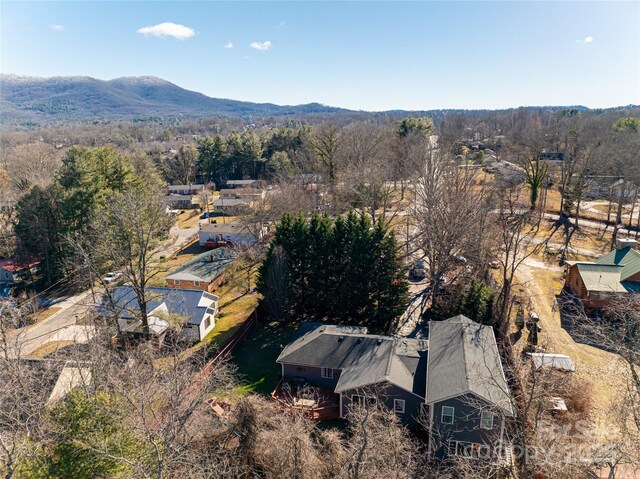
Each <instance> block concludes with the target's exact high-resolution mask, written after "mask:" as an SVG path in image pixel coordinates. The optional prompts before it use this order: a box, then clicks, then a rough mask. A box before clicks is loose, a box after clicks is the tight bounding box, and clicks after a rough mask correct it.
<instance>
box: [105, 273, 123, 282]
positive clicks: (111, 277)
mask: <svg viewBox="0 0 640 479" xmlns="http://www.w3.org/2000/svg"><path fill="white" fill-rule="evenodd" d="M121 276H122V273H118V272H111V273H107V274H106V275H105V276H104V278H102V279H103V281H104V282H105V283H112V282H114V281H115V280H117V279H119V278H120V277H121Z"/></svg>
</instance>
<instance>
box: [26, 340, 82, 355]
mask: <svg viewBox="0 0 640 479" xmlns="http://www.w3.org/2000/svg"><path fill="white" fill-rule="evenodd" d="M74 344H76V343H75V341H50V342H48V343H44V344H43V345H42V346H40V347H39V348H37V349H35V350H34V351H32V352H31V353H29V357H30V358H44V357H47V356H49V355H50V354H53V353H55V352H57V351H59V350H61V349H63V348H66V347H69V346H72V345H74Z"/></svg>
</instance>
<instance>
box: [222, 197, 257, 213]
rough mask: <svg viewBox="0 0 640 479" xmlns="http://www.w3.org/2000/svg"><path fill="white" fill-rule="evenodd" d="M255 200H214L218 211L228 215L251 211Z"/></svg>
mask: <svg viewBox="0 0 640 479" xmlns="http://www.w3.org/2000/svg"><path fill="white" fill-rule="evenodd" d="M252 206H253V201H251V200H249V199H244V198H218V199H217V200H215V201H214V202H213V210H214V211H215V212H216V213H220V214H222V215H228V216H239V215H243V214H246V213H248V212H249V210H250V209H251V207H252Z"/></svg>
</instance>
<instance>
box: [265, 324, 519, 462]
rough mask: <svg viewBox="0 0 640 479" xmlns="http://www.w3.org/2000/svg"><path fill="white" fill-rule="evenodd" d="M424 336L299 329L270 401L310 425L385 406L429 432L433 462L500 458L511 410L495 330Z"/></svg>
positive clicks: (451, 329)
mask: <svg viewBox="0 0 640 479" xmlns="http://www.w3.org/2000/svg"><path fill="white" fill-rule="evenodd" d="M429 331H430V334H429V340H428V341H425V340H418V339H407V338H398V337H388V336H377V335H370V334H367V329H366V328H363V327H352V326H338V325H325V324H319V323H304V324H303V325H302V326H301V327H300V329H299V330H298V332H297V333H296V334H295V335H294V337H293V338H292V340H291V342H290V343H289V344H288V345H287V346H286V347H285V348H284V349H283V351H282V353H281V354H280V356H279V357H278V359H277V362H278V363H279V364H280V365H281V366H282V379H281V381H280V383H279V384H278V386H277V388H276V390H275V391H274V392H273V394H272V396H273V397H274V399H276V400H278V401H279V402H280V403H281V404H283V406H284V407H290V408H300V409H304V410H305V411H307V412H308V413H309V414H310V416H311V417H313V418H315V419H331V418H336V417H345V416H347V415H348V414H349V408H350V406H351V404H353V403H358V404H366V403H369V402H371V401H382V402H383V403H384V404H385V405H386V406H387V407H388V408H389V409H390V410H391V411H394V412H395V413H396V414H397V415H398V416H399V418H400V419H401V420H402V422H403V423H405V424H406V425H408V426H410V427H417V426H418V425H419V424H422V425H426V426H427V428H428V430H429V432H430V441H429V450H430V451H431V452H432V453H434V454H437V455H444V454H447V453H450V454H458V455H462V456H467V457H479V456H480V455H481V454H487V453H488V454H490V455H492V457H498V455H499V454H501V451H502V441H503V425H504V421H505V418H506V417H511V416H513V408H512V405H511V401H510V397H509V392H508V388H507V384H506V380H505V377H504V372H503V369H502V364H501V362H500V357H499V353H498V348H497V345H496V340H495V337H494V334H493V329H492V328H491V327H489V326H483V325H480V324H478V323H475V322H474V321H472V320H470V319H469V318H467V317H465V316H455V317H453V318H450V319H448V320H446V321H440V322H432V323H431V324H430V330H429ZM487 449H490V451H488V452H487ZM494 449H496V450H495V451H494Z"/></svg>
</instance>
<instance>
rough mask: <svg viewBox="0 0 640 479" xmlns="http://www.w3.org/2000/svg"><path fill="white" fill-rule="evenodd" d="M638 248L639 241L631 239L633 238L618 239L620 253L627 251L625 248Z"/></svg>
mask: <svg viewBox="0 0 640 479" xmlns="http://www.w3.org/2000/svg"><path fill="white" fill-rule="evenodd" d="M637 246H638V241H636V240H634V239H631V238H616V249H617V250H618V251H620V250H622V249H625V248H631V249H636V247H637Z"/></svg>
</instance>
